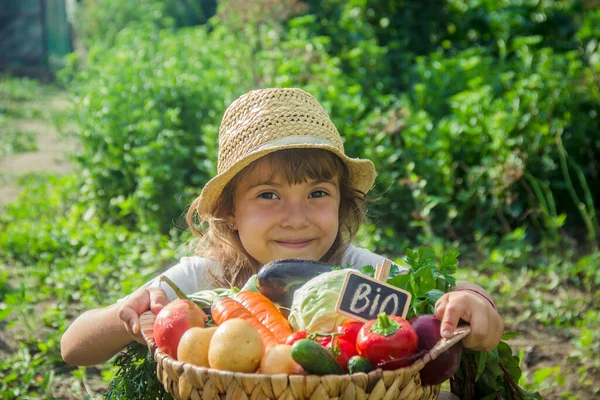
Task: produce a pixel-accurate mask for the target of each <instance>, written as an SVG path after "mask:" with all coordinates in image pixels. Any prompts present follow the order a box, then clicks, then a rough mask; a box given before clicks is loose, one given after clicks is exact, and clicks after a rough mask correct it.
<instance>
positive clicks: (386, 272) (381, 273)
mask: <svg viewBox="0 0 600 400" xmlns="http://www.w3.org/2000/svg"><path fill="white" fill-rule="evenodd" d="M391 269H392V263H391V262H389V260H385V261H383V265H382V264H377V265H376V266H375V280H377V281H381V282H387V280H388V277H389V276H390V270H391Z"/></svg>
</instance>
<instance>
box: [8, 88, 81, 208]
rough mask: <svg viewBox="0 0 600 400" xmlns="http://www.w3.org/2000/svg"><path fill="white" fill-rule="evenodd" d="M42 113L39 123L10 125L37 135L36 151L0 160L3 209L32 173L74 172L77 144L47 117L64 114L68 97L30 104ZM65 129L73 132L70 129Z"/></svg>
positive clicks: (26, 121) (21, 121)
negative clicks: (72, 154)
mask: <svg viewBox="0 0 600 400" xmlns="http://www.w3.org/2000/svg"><path fill="white" fill-rule="evenodd" d="M28 107H33V108H34V109H35V110H36V111H39V113H36V114H39V115H40V117H39V118H38V119H16V120H11V121H10V126H9V128H10V129H16V130H18V131H20V132H24V133H32V134H34V135H35V143H36V146H37V150H36V151H30V152H24V153H16V154H10V155H7V156H4V157H0V174H1V175H0V207H3V206H5V205H6V204H8V203H10V202H12V201H14V200H15V199H16V198H17V196H18V195H19V193H20V192H21V190H22V188H21V187H20V186H19V184H18V179H19V177H21V176H23V175H25V174H28V173H31V172H48V173H54V174H65V173H68V172H70V171H71V170H72V169H73V165H72V164H71V162H70V161H69V159H68V154H69V153H70V152H72V151H73V150H75V149H76V141H75V140H74V139H73V138H67V137H66V136H65V135H63V134H61V133H59V131H58V130H57V127H56V126H55V125H54V124H53V123H52V121H50V120H49V119H47V118H44V116H46V115H51V114H53V115H57V114H58V115H60V114H64V113H65V112H66V110H67V109H68V107H69V102H68V100H67V95H66V94H65V93H59V94H57V95H56V96H54V97H50V98H48V99H46V98H43V99H40V102H35V103H28ZM63 128H66V129H70V128H72V127H69V126H68V125H66V126H64V127H63Z"/></svg>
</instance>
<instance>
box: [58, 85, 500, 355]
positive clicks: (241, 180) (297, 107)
mask: <svg viewBox="0 0 600 400" xmlns="http://www.w3.org/2000/svg"><path fill="white" fill-rule="evenodd" d="M218 156H219V160H218V174H217V176H215V177H214V178H213V179H212V180H210V181H209V182H208V183H207V184H206V186H205V187H204V189H203V190H202V193H201V194H200V196H199V197H198V198H197V199H196V200H195V201H194V202H193V203H192V205H191V207H190V210H189V212H188V215H187V221H188V224H189V226H190V228H191V230H192V231H193V232H194V233H195V234H196V235H197V239H196V241H195V243H194V246H193V249H194V253H195V254H196V256H193V257H186V258H183V259H182V260H181V261H180V262H179V264H177V265H175V266H174V267H172V268H171V269H169V270H168V271H167V272H166V273H165V275H167V276H168V277H169V278H171V279H172V280H173V281H174V282H175V283H176V284H177V285H178V286H179V287H180V288H181V289H182V290H183V291H184V292H185V293H188V294H190V293H194V292H196V291H198V290H202V289H208V288H211V287H219V286H224V287H229V286H230V285H234V286H237V287H242V286H243V285H244V284H245V282H246V280H247V279H248V278H249V277H250V276H251V275H252V274H254V273H256V272H257V271H258V269H259V268H260V266H261V265H263V264H266V263H268V262H270V261H273V260H277V259H284V258H306V259H309V260H320V261H323V262H327V263H330V264H336V265H344V266H345V265H348V264H349V265H351V266H352V267H353V268H362V267H363V266H364V265H375V264H378V263H382V262H383V260H384V258H383V257H381V256H378V255H376V254H373V253H371V252H370V251H368V250H365V249H359V248H357V247H355V246H353V245H352V244H350V243H351V241H352V239H353V237H354V235H355V234H356V232H357V230H358V227H359V225H360V223H361V222H363V220H364V218H365V212H364V203H365V195H366V193H367V192H368V191H369V189H370V188H371V187H372V185H373V182H374V180H375V168H374V166H373V163H371V161H368V160H360V159H354V158H349V157H348V156H346V155H345V153H344V147H343V142H342V138H341V137H340V135H339V133H338V131H337V129H336V128H335V126H334V125H333V123H332V122H331V120H330V119H329V116H328V115H327V113H326V112H325V110H324V109H323V108H322V107H321V105H320V104H319V103H318V102H317V101H316V100H315V99H314V98H313V97H312V96H311V95H310V94H308V93H306V92H304V91H302V90H300V89H263V90H256V91H252V92H249V93H247V94H245V95H243V96H242V97H240V98H239V99H238V100H236V101H235V102H234V103H232V104H231V105H230V106H229V108H228V109H227V111H226V112H225V115H224V116H223V121H222V123H221V127H220V130H219V155H218ZM198 219H199V220H201V221H204V222H205V223H206V226H207V227H206V229H205V232H204V233H201V232H200V230H199V229H198V228H197V227H196V222H197V221H198ZM174 298H175V295H174V293H173V292H172V291H171V289H170V288H168V287H166V285H161V284H159V281H158V278H157V279H154V280H152V281H150V282H148V283H147V284H146V285H144V286H143V287H142V288H140V289H139V290H137V291H136V292H135V293H133V294H132V295H130V296H128V297H126V298H125V299H122V301H119V302H117V303H116V304H113V305H111V306H108V307H105V308H98V309H93V310H89V311H87V312H85V313H84V314H82V315H81V316H80V317H78V318H77V319H76V320H75V321H74V322H73V324H72V325H71V326H70V327H69V328H68V329H67V331H66V332H65V334H64V335H63V337H62V340H61V352H62V356H63V359H64V360H65V361H66V362H67V363H69V364H72V365H94V364H99V363H102V362H104V361H106V360H108V359H109V358H110V357H112V356H113V355H115V354H116V353H117V352H119V351H120V350H121V349H123V347H125V346H126V345H127V344H128V343H130V342H131V341H132V340H137V341H139V342H141V343H144V342H143V339H142V338H141V335H140V322H139V315H140V314H141V313H143V312H145V311H147V310H152V311H153V312H154V313H158V311H159V310H160V309H161V308H162V307H163V306H164V305H165V304H167V303H168V302H169V301H170V300H172V299H174ZM436 316H437V317H438V318H439V319H440V320H442V335H443V336H445V337H450V336H451V335H452V332H453V330H454V328H455V327H456V326H457V324H458V322H459V319H461V318H462V319H463V320H465V321H467V322H469V323H470V324H471V329H472V333H471V334H470V335H469V336H468V337H467V338H465V339H464V341H463V344H464V345H465V347H467V348H471V349H475V350H491V349H493V348H495V347H496V345H497V344H498V343H499V341H500V338H501V335H502V330H503V324H502V319H501V318H500V316H499V315H498V313H497V312H496V309H495V306H494V304H493V303H492V301H491V300H490V298H489V296H488V295H487V294H486V293H485V291H484V290H483V289H482V288H480V287H479V286H477V285H475V284H472V283H467V282H459V283H458V284H457V286H456V289H455V291H454V292H451V293H447V294H446V295H444V296H443V297H442V298H440V300H439V301H438V303H437V304H436Z"/></svg>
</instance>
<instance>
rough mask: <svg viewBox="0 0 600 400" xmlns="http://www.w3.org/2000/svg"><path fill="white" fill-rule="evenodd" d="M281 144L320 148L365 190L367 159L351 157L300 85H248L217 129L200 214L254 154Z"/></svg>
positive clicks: (371, 176) (369, 180)
mask: <svg viewBox="0 0 600 400" xmlns="http://www.w3.org/2000/svg"><path fill="white" fill-rule="evenodd" d="M284 149H325V150H329V151H331V152H332V153H334V154H336V155H337V156H338V157H339V158H340V159H341V160H342V161H343V162H344V163H345V164H346V166H347V167H348V172H349V179H350V185H351V186H352V187H353V188H355V189H358V190H360V191H361V192H363V193H366V192H368V191H369V189H371V187H372V186H373V182H374V181H375V167H374V165H373V163H372V162H371V161H369V160H361V159H357V158H350V157H348V156H346V155H345V154H344V144H343V142H342V138H341V136H340V134H339V132H338V131H337V129H336V127H335V126H334V125H333V122H331V119H330V118H329V116H328V115H327V112H326V111H325V110H324V109H323V107H322V106H321V105H320V104H319V102H318V101H317V100H316V99H315V98H314V97H313V96H312V95H310V94H309V93H307V92H305V91H304V90H301V89H295V88H290V89H260V90H253V91H251V92H248V93H246V94H244V95H243V96H241V97H240V98H239V99H237V100H236V101H234V102H233V103H231V105H230V106H229V107H228V108H227V110H226V111H225V115H224V116H223V121H222V122H221V127H220V128H219V157H218V164H217V175H216V176H215V177H214V178H213V179H211V180H210V181H209V182H208V183H207V184H206V185H205V186H204V189H202V193H201V194H200V199H199V201H198V202H197V211H198V215H199V216H200V218H203V219H206V217H207V216H209V215H210V214H211V213H212V212H213V211H214V209H215V207H216V205H217V201H218V199H219V197H220V196H221V193H222V192H223V188H224V187H225V185H227V183H228V182H229V181H230V180H231V179H232V178H233V177H234V176H235V175H236V174H237V173H238V172H240V171H241V170H242V169H244V167H246V166H248V165H250V164H251V163H252V162H253V161H256V160H258V159H259V158H261V157H263V156H265V155H267V154H269V153H272V152H275V151H278V150H284Z"/></svg>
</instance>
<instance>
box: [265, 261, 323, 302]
mask: <svg viewBox="0 0 600 400" xmlns="http://www.w3.org/2000/svg"><path fill="white" fill-rule="evenodd" d="M332 268H333V265H329V264H324V263H320V262H317V261H310V260H304V259H301V258H298V259H288V260H276V261H272V262H270V263H268V264H265V265H263V267H262V268H261V269H260V270H259V271H258V273H257V274H256V287H257V289H258V291H259V292H260V293H262V294H263V295H264V296H266V297H267V298H268V299H269V300H271V301H272V302H274V303H278V304H280V305H282V306H283V307H288V308H289V307H291V306H292V300H293V298H294V292H295V291H296V289H298V288H299V287H300V286H302V285H304V284H305V283H306V282H308V281H309V280H311V279H312V278H314V277H316V276H318V275H320V274H323V273H325V272H330V271H331V270H332Z"/></svg>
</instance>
